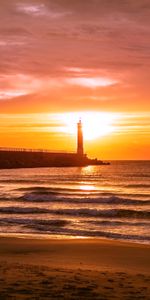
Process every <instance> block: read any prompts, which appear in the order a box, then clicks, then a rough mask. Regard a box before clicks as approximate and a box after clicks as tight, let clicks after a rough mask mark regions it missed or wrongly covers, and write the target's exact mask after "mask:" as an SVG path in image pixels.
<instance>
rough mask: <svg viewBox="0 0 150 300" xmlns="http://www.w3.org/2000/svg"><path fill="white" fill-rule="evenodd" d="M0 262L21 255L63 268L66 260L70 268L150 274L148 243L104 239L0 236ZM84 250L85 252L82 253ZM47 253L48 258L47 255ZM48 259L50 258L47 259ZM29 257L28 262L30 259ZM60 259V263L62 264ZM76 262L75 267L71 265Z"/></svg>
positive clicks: (18, 257) (26, 259) (149, 248)
mask: <svg viewBox="0 0 150 300" xmlns="http://www.w3.org/2000/svg"><path fill="white" fill-rule="evenodd" d="M0 245H1V247H0V261H1V258H2V257H3V258H5V257H7V258H9V259H11V260H14V261H15V258H17V260H20V259H21V257H24V261H26V262H27V263H35V264H36V258H40V261H38V263H39V264H40V263H41V264H44V265H45V264H46V265H49V266H50V267H52V266H53V265H54V263H53V262H54V261H55V265H56V258H57V265H58V266H59V267H60V266H61V267H65V264H66V263H67V261H70V266H72V267H75V268H77V267H81V265H82V267H83V268H88V267H91V266H92V267H93V268H94V269H96V270H98V269H100V270H101V269H102V268H105V269H108V270H110V269H112V268H113V267H115V269H118V271H119V270H123V269H124V270H126V271H129V272H131V273H132V272H133V273H134V272H144V273H149V274H150V262H149V261H150V260H149V258H150V254H149V253H150V251H149V250H150V245H145V244H138V243H132V242H122V241H116V240H115V241H114V240H107V239H95V238H94V239H89V238H88V239H87V238H84V239H80V238H78V239H51V238H50V239H33V238H26V237H23V238H20V237H2V236H0ZM85 253H86V255H85ZM32 255H33V256H34V259H31V256H32ZM49 256H50V257H49ZM50 258H51V259H50ZM31 260H32V261H31ZM62 262H63V263H62ZM75 264H76V266H75Z"/></svg>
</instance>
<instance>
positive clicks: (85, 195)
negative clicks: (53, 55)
mask: <svg viewBox="0 0 150 300" xmlns="http://www.w3.org/2000/svg"><path fill="white" fill-rule="evenodd" d="M0 234H1V235H5V236H6V235H8V236H28V237H33V236H34V237H36V238H38V237H40V238H41V237H43V238H45V237H46V238H53V237H54V238H66V237H69V238H72V237H93V238H107V239H115V240H127V241H132V242H139V243H147V244H148V243H149V242H150V161H113V162H111V165H109V166H89V167H84V168H40V169H18V170H0Z"/></svg>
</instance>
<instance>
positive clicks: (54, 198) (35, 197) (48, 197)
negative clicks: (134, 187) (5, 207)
mask: <svg viewBox="0 0 150 300" xmlns="http://www.w3.org/2000/svg"><path fill="white" fill-rule="evenodd" d="M73 196H74V195H73ZM73 196H72V197H69V196H66V197H64V195H63V196H61V195H60V194H55V193H52V192H51V193H40V194H39V193H27V194H25V195H23V196H22V197H20V198H19V199H20V200H23V201H31V202H63V203H75V204H79V203H80V204H82V203H91V204H94V203H95V204H120V205H142V206H143V205H149V204H150V200H136V199H130V198H122V197H117V196H110V197H104V196H103V197H102V196H101V197H98V196H97V197H86V196H82V197H76V198H75V197H73Z"/></svg>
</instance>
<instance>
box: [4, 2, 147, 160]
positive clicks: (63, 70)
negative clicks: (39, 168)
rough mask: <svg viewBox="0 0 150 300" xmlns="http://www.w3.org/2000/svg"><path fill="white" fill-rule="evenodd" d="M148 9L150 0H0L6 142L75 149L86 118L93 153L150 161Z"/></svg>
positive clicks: (87, 143) (87, 142) (88, 144)
mask: <svg viewBox="0 0 150 300" xmlns="http://www.w3.org/2000/svg"><path fill="white" fill-rule="evenodd" d="M149 14H150V2H149V1H147V0H137V1H134V0H123V1H120V0H112V1H109V0H105V1H102V0H86V1H81V0H72V1H69V0H55V1H53V0H50V1H49V0H36V1H34V0H31V1H27V0H25V1H22V0H20V1H19V0H18V1H17V0H12V1H8V0H5V1H4V0H2V1H1V10H0V57H1V60H0V147H9V146H10V147H31V148H32V147H33V148H37V147H38V148H50V149H53V150H55V149H56V150H57V149H59V150H61V149H62V150H71V151H72V150H75V149H76V131H75V130H76V127H75V126H76V125H75V124H76V121H77V119H78V117H80V116H82V115H83V123H84V130H85V133H86V131H87V129H89V123H90V124H91V128H92V130H93V131H94V132H96V136H95V135H93V136H91V140H87V137H85V150H86V152H87V153H88V154H89V155H90V156H97V157H98V158H102V159H150V138H149V136H150V86H149V74H150V60H149V58H150V42H149V36H150V19H149ZM87 112H88V113H87ZM66 113H67V115H65V114H66ZM84 113H85V114H84ZM84 115H85V116H87V115H88V116H90V118H88V117H87V118H86V117H85V118H84ZM68 116H71V119H70V117H68ZM65 117H66V118H69V119H67V120H69V121H68V122H65ZM100 119H101V121H98V120H100ZM98 122H99V123H98ZM94 124H95V125H94ZM94 126H95V127H94ZM71 128H73V129H71ZM102 128H103V129H102ZM89 130H90V129H89ZM93 131H92V132H93ZM85 135H86V134H85ZM91 135H92V133H91Z"/></svg>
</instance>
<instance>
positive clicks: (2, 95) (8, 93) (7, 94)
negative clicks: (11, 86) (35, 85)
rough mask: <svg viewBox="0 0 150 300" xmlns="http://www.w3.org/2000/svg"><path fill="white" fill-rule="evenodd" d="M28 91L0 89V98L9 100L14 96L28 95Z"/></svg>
mask: <svg viewBox="0 0 150 300" xmlns="http://www.w3.org/2000/svg"><path fill="white" fill-rule="evenodd" d="M27 94H28V93H27V91H23V90H18V91H17V90H5V91H0V100H9V99H12V98H16V97H21V96H24V95H27Z"/></svg>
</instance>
